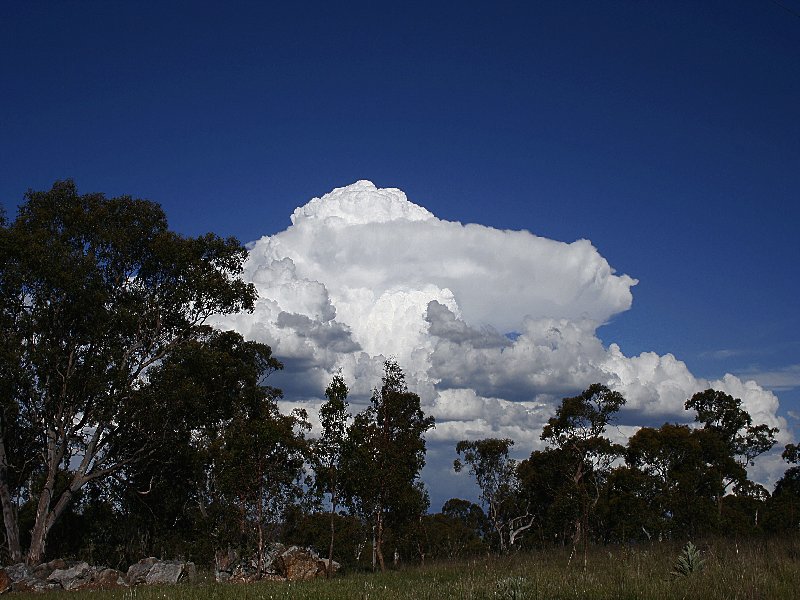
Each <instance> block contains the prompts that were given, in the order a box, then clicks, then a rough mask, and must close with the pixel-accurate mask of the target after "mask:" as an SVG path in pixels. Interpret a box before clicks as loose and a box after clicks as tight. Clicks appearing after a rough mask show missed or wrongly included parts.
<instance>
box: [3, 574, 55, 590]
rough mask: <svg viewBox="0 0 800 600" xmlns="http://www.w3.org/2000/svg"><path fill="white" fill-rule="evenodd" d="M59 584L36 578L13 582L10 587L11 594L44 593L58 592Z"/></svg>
mask: <svg viewBox="0 0 800 600" xmlns="http://www.w3.org/2000/svg"><path fill="white" fill-rule="evenodd" d="M60 589H62V588H61V584H59V583H56V582H55V581H52V582H51V581H44V580H42V579H37V578H36V577H26V578H25V579H20V580H19V581H15V582H14V583H13V584H12V586H11V591H12V592H46V591H48V590H60Z"/></svg>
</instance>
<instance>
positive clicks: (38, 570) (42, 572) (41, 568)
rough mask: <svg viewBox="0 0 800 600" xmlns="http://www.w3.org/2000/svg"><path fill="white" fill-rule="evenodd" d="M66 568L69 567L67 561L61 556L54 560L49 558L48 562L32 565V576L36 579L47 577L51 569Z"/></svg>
mask: <svg viewBox="0 0 800 600" xmlns="http://www.w3.org/2000/svg"><path fill="white" fill-rule="evenodd" d="M67 568H69V565H67V561H65V560H64V559H62V558H56V559H55V560H51V561H50V562H46V563H42V564H41V565H37V566H36V567H34V568H33V577H37V578H38V579H47V578H48V577H50V574H51V573H52V572H53V571H55V570H57V569H67Z"/></svg>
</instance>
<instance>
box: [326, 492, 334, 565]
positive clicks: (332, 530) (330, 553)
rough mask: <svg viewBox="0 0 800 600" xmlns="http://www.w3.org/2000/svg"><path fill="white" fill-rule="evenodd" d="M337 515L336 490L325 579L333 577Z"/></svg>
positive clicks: (332, 501)
mask: <svg viewBox="0 0 800 600" xmlns="http://www.w3.org/2000/svg"><path fill="white" fill-rule="evenodd" d="M335 517H336V492H335V491H334V492H332V493H331V543H330V544H329V545H328V565H327V568H326V569H325V579H330V577H331V566H332V565H333V537H334V534H335V533H336V526H335V524H334V519H335Z"/></svg>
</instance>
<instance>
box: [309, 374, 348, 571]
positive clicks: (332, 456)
mask: <svg viewBox="0 0 800 600" xmlns="http://www.w3.org/2000/svg"><path fill="white" fill-rule="evenodd" d="M348 392H349V390H348V389H347V384H346V383H345V381H344V377H342V374H341V372H338V373H336V374H335V375H334V376H333V379H331V382H330V384H328V387H327V388H326V389H325V397H326V398H327V400H326V401H325V402H324V403H323V404H322V406H321V407H320V409H319V421H320V424H321V425H322V435H321V437H320V438H319V439H318V440H316V442H315V443H314V459H315V461H316V463H317V469H316V471H317V472H316V478H315V484H316V486H317V488H318V489H319V490H320V491H322V492H323V493H325V494H328V495H329V497H330V531H331V537H330V543H329V544H328V564H327V568H326V570H325V576H326V577H330V572H331V565H332V563H333V544H334V537H335V534H336V509H337V508H338V506H339V494H340V483H339V471H340V468H341V463H342V452H343V451H344V446H345V442H346V441H347V421H348V420H349V418H350V414H349V412H348V410H347V409H348V406H349V405H348V403H347V394H348Z"/></svg>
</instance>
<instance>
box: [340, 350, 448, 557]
mask: <svg viewBox="0 0 800 600" xmlns="http://www.w3.org/2000/svg"><path fill="white" fill-rule="evenodd" d="M433 426H434V420H433V417H427V416H425V414H424V413H423V412H422V409H421V408H420V399H419V396H418V395H417V394H414V393H412V392H409V391H408V388H407V387H406V383H405V376H404V374H403V372H402V370H401V369H400V367H399V366H398V365H397V363H396V362H393V361H386V363H385V364H384V375H383V379H382V382H381V387H380V388H376V389H375V390H374V392H373V394H372V399H371V404H370V406H369V407H368V408H367V409H366V410H364V411H363V412H361V413H359V414H358V415H356V417H355V418H354V420H353V423H352V424H351V425H350V427H349V428H348V430H347V442H346V443H345V445H344V450H343V454H342V468H341V485H342V495H343V499H344V501H345V503H346V504H347V506H348V508H349V509H350V510H351V512H353V514H356V515H358V516H359V517H360V518H361V519H362V520H363V521H364V522H365V523H368V522H371V523H373V524H374V528H375V539H376V552H377V559H378V562H379V563H380V565H381V568H382V569H383V568H385V561H384V557H383V548H382V544H383V540H384V537H383V536H384V534H385V530H386V528H387V527H395V528H397V527H402V526H404V525H406V524H408V523H410V522H412V521H413V520H414V519H416V518H418V517H419V516H420V515H422V514H423V513H424V512H425V511H426V510H427V508H428V498H427V493H426V492H425V490H424V488H423V486H422V483H421V482H420V481H419V474H420V471H421V470H422V467H424V466H425V438H424V434H425V432H426V431H428V430H429V429H431V428H432V427H433Z"/></svg>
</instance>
